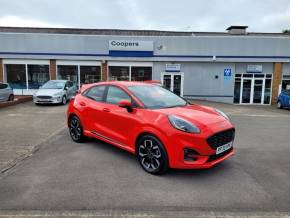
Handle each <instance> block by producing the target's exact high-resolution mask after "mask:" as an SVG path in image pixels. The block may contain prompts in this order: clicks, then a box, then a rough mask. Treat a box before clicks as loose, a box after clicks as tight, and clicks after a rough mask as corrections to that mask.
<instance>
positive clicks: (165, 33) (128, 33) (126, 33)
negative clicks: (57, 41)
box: [0, 27, 290, 37]
mask: <svg viewBox="0 0 290 218" xmlns="http://www.w3.org/2000/svg"><path fill="white" fill-rule="evenodd" d="M1 32H5V33H46V34H81V35H123V36H236V35H232V34H230V33H228V32H190V31H163V30H127V29H79V28H39V27H0V33H1ZM243 35H244V36H274V37H275V36H278V37H279V36H280V37H281V36H283V37H290V34H289V33H258V32H247V33H246V34H243ZM239 36H240V35H239Z"/></svg>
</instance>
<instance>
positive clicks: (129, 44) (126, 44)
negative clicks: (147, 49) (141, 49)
mask: <svg viewBox="0 0 290 218" xmlns="http://www.w3.org/2000/svg"><path fill="white" fill-rule="evenodd" d="M111 45H112V46H122V47H127V46H139V43H138V42H120V41H111Z"/></svg>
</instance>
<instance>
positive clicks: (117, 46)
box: [109, 40, 153, 51]
mask: <svg viewBox="0 0 290 218" xmlns="http://www.w3.org/2000/svg"><path fill="white" fill-rule="evenodd" d="M109 50H110V51H153V41H139V40H110V41H109Z"/></svg>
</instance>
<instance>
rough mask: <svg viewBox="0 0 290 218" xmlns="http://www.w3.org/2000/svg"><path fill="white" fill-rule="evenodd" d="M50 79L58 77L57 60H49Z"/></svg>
mask: <svg viewBox="0 0 290 218" xmlns="http://www.w3.org/2000/svg"><path fill="white" fill-rule="evenodd" d="M49 74H50V79H51V80H53V79H56V60H49Z"/></svg>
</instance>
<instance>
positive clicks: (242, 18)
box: [0, 0, 290, 32]
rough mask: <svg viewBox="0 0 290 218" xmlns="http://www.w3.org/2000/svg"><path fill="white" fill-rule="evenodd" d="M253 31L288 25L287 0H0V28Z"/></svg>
mask: <svg viewBox="0 0 290 218" xmlns="http://www.w3.org/2000/svg"><path fill="white" fill-rule="evenodd" d="M231 25H245V26H249V29H248V31H251V32H281V31H282V30H284V29H290V0H0V26H15V27H16V26H17V27H19V26H24V27H69V28H97V29H98V28H101V29H103V28H105V29H147V30H148V29H150V30H173V31H218V32H223V31H225V29H226V28H227V27H229V26H231Z"/></svg>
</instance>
